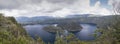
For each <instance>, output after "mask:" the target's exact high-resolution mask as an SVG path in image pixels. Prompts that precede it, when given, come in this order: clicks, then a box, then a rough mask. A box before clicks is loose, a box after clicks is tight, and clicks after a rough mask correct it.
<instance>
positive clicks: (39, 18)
mask: <svg viewBox="0 0 120 44" xmlns="http://www.w3.org/2000/svg"><path fill="white" fill-rule="evenodd" d="M15 19H16V20H17V22H18V23H31V22H41V21H44V20H50V19H54V17H50V16H37V17H31V18H30V17H16V18H15Z"/></svg>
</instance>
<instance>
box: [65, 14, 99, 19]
mask: <svg viewBox="0 0 120 44" xmlns="http://www.w3.org/2000/svg"><path fill="white" fill-rule="evenodd" d="M100 16H101V15H94V14H73V15H68V16H66V18H77V17H100Z"/></svg>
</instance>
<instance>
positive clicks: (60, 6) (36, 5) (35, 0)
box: [0, 0, 115, 17]
mask: <svg viewBox="0 0 120 44" xmlns="http://www.w3.org/2000/svg"><path fill="white" fill-rule="evenodd" d="M113 1H115V0H0V13H4V15H5V16H14V17H18V16H27V17H33V16H46V15H47V16H54V17H64V16H66V15H72V14H95V15H111V14H112V6H111V3H112V2H113Z"/></svg>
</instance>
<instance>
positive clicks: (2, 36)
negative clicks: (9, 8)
mask: <svg viewBox="0 0 120 44" xmlns="http://www.w3.org/2000/svg"><path fill="white" fill-rule="evenodd" d="M0 44H35V42H34V41H33V40H32V39H31V38H30V37H29V36H28V35H27V33H26V31H25V30H24V29H23V28H22V27H21V25H19V24H18V23H17V22H16V20H15V19H14V18H13V17H4V16H3V15H2V14H0Z"/></svg>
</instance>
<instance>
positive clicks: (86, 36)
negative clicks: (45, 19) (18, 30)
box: [24, 24, 97, 43]
mask: <svg viewBox="0 0 120 44" xmlns="http://www.w3.org/2000/svg"><path fill="white" fill-rule="evenodd" d="M80 25H81V26H82V27H83V29H82V30H81V31H79V32H76V33H74V34H75V36H76V37H78V38H79V39H80V40H94V39H95V38H94V36H92V34H93V33H94V31H95V30H96V29H97V27H96V25H93V24H80ZM44 26H46V25H27V26H24V28H25V29H26V31H27V33H28V34H29V35H30V36H31V37H33V38H35V36H36V35H37V36H40V37H41V38H42V39H43V41H45V42H51V43H53V42H54V41H55V34H53V33H49V32H47V31H45V30H43V29H42V28H43V27H44ZM67 33H68V32H67Z"/></svg>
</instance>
